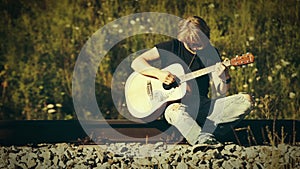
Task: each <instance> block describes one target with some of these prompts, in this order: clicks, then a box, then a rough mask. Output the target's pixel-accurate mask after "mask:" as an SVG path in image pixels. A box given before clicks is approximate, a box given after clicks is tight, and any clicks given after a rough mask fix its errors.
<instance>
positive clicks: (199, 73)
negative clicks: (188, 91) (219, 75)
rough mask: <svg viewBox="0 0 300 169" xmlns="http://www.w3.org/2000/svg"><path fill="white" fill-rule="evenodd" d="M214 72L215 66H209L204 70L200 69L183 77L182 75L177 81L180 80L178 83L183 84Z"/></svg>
mask: <svg viewBox="0 0 300 169" xmlns="http://www.w3.org/2000/svg"><path fill="white" fill-rule="evenodd" d="M214 70H215V65H213V66H209V67H206V68H203V69H200V70H196V71H194V72H190V73H187V74H185V75H182V76H180V77H179V79H180V82H181V83H183V82H186V81H189V80H192V79H195V78H197V77H200V76H203V75H206V74H208V73H211V72H213V71H214Z"/></svg>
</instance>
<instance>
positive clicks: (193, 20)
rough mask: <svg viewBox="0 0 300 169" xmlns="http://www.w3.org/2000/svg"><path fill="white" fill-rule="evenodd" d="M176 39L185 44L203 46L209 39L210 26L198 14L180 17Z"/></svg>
mask: <svg viewBox="0 0 300 169" xmlns="http://www.w3.org/2000/svg"><path fill="white" fill-rule="evenodd" d="M177 39H178V40H180V41H182V42H185V43H187V44H195V43H196V44H199V47H204V46H205V45H206V44H207V43H208V41H209V39H210V28H209V27H208V26H207V24H206V22H205V21H204V20H203V19H202V18H200V17H199V16H190V17H188V18H187V19H182V20H181V21H180V22H179V24H178V34H177Z"/></svg>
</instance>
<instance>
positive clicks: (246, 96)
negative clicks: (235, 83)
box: [240, 93, 253, 104]
mask: <svg viewBox="0 0 300 169" xmlns="http://www.w3.org/2000/svg"><path fill="white" fill-rule="evenodd" d="M240 95H242V96H243V98H244V99H245V100H247V101H249V102H250V103H251V104H252V102H253V100H252V96H251V95H250V94H246V93H242V94H241V93H240Z"/></svg>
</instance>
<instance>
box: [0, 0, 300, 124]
mask: <svg viewBox="0 0 300 169" xmlns="http://www.w3.org/2000/svg"><path fill="white" fill-rule="evenodd" d="M299 7H300V1H299V0H286V1H280V0H273V1H271V0H259V1H246V0H243V1H238V0H228V1H219V0H203V1H197V0H193V1H192V0H188V1H181V0H160V1H146V0H136V1H127V0H126V1H121V0H118V1H112V0H111V1H102V0H101V1H100V0H97V1H89V0H76V1H67V0H62V1H50V0H39V1H37V0H36V1H26V0H13V1H9V0H2V1H1V2H0V14H1V16H2V17H1V18H2V19H1V20H0V28H1V29H0V42H1V43H0V44H1V46H0V58H1V59H0V82H1V88H0V94H1V95H0V96H1V97H0V119H28V120H31V119H49V120H50V119H74V118H76V115H75V113H74V109H73V105H72V93H71V91H72V73H73V69H74V65H75V62H76V59H77V56H78V54H79V52H80V50H81V48H82V47H83V45H84V44H85V42H86V41H87V40H88V38H89V37H91V35H92V34H93V33H94V32H96V31H97V30H98V29H99V28H101V27H103V26H104V25H106V24H108V23H109V22H111V21H113V20H115V19H118V18H120V17H122V16H127V15H129V14H133V13H137V12H150V11H151V12H162V13H169V14H174V15H176V16H179V17H186V16H189V15H199V16H202V17H203V18H205V19H206V20H207V22H208V24H209V25H210V27H211V29H212V35H211V40H212V42H213V43H214V45H215V46H216V47H217V48H218V49H219V51H220V53H221V54H222V55H223V56H224V57H228V58H231V57H234V56H235V55H240V54H243V53H246V52H251V53H253V54H254V55H255V57H256V61H255V63H254V64H253V65H251V66H250V67H247V68H235V70H231V75H232V77H233V80H232V86H231V89H230V91H229V94H233V93H237V92H248V93H251V94H253V95H254V96H255V109H254V111H253V113H252V114H251V115H250V116H249V117H248V118H255V119H273V118H276V119H299V118H300V105H299V102H300V101H299V100H300V93H299V91H300V90H299V88H300V87H299V75H300V69H299V62H300V60H299V49H298V48H299V46H300V41H299V36H300V32H299V28H300V22H299V13H300V11H299ZM166 38H167V37H164V36H157V35H151V34H147V35H139V36H134V37H130V38H128V39H125V40H124V41H122V42H121V43H119V44H117V45H116V46H115V47H114V48H113V49H112V50H111V51H110V52H109V53H108V54H107V57H105V58H104V59H103V61H102V62H101V65H102V66H101V67H99V70H98V74H97V79H96V87H97V90H96V96H97V99H98V101H99V107H100V110H101V112H102V113H103V115H104V117H105V118H120V116H119V115H118V112H117V111H116V109H115V108H114V106H113V103H112V99H111V96H110V87H111V77H112V76H113V73H114V70H115V69H116V67H117V66H118V64H119V63H120V62H121V61H122V60H123V59H124V58H125V57H127V56H128V55H130V54H131V53H134V52H136V51H138V50H141V49H146V48H151V47H152V46H153V45H154V44H155V43H158V42H161V41H162V40H165V39H166ZM120 106H122V105H121V104H120Z"/></svg>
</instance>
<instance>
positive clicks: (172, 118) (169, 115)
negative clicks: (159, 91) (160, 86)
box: [164, 103, 182, 124]
mask: <svg viewBox="0 0 300 169" xmlns="http://www.w3.org/2000/svg"><path fill="white" fill-rule="evenodd" d="M181 114H182V113H181V104H180V103H173V104H171V105H169V106H168V107H167V109H166V110H165V113H164V116H165V118H166V120H167V121H168V123H170V124H174V123H176V122H177V121H178V120H179V119H180V117H179V116H180V115H181Z"/></svg>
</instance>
